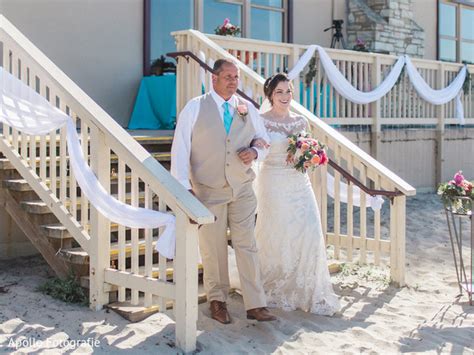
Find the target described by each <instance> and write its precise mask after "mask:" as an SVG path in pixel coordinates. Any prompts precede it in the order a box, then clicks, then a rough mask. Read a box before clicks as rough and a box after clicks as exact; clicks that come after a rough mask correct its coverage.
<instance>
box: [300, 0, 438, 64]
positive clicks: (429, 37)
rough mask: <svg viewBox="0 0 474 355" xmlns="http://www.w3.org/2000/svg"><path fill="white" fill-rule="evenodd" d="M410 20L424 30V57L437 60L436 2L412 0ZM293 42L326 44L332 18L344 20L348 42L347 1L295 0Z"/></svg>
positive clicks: (344, 29)
mask: <svg viewBox="0 0 474 355" xmlns="http://www.w3.org/2000/svg"><path fill="white" fill-rule="evenodd" d="M411 4H412V5H411V6H412V11H413V21H415V22H416V23H417V24H418V25H419V26H420V27H422V28H423V30H424V31H425V37H424V46H425V48H424V56H423V58H425V59H430V60H436V31H437V27H436V24H437V16H436V15H437V1H436V0H412V1H411ZM293 14H294V16H293V42H294V43H298V44H319V45H322V46H323V47H329V46H330V44H331V38H332V32H331V31H328V32H323V30H324V29H325V28H327V27H329V26H331V24H332V20H333V19H343V20H344V24H343V33H344V38H345V39H346V41H347V38H348V37H347V33H346V28H347V25H348V21H347V15H348V6H347V0H317V1H315V0H294V1H293Z"/></svg>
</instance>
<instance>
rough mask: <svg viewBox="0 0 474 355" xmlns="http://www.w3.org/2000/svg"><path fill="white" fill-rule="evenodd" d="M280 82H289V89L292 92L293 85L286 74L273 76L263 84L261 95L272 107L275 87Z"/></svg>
mask: <svg viewBox="0 0 474 355" xmlns="http://www.w3.org/2000/svg"><path fill="white" fill-rule="evenodd" d="M282 81H289V82H290V88H291V90H292V91H293V84H292V83H291V80H290V78H288V75H287V74H286V73H278V74H275V75H272V76H271V77H269V78H268V79H267V80H265V84H263V93H264V94H265V96H266V97H267V99H268V101H270V103H271V104H272V105H273V99H272V96H273V92H274V91H275V89H276V87H277V86H278V84H279V83H280V82H282Z"/></svg>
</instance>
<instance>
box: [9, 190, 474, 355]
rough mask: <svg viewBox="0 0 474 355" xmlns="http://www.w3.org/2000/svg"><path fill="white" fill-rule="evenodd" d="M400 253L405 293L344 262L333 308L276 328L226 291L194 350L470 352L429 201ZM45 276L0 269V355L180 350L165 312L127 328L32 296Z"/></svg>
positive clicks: (471, 316)
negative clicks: (225, 319)
mask: <svg viewBox="0 0 474 355" xmlns="http://www.w3.org/2000/svg"><path fill="white" fill-rule="evenodd" d="M406 255H407V286H406V287H403V288H400V289H399V288H395V287H393V286H390V285H388V282H387V276H388V275H389V270H388V269H387V268H386V267H374V266H357V265H348V266H347V267H345V268H344V271H345V272H344V273H341V274H337V275H333V278H332V279H333V283H334V287H335V291H336V293H337V294H338V295H340V297H341V303H342V309H341V312H340V314H337V315H336V316H334V317H323V316H317V315H313V314H308V313H304V312H301V311H295V312H284V311H280V310H274V313H275V314H276V315H277V316H278V317H279V319H278V321H276V322H271V323H256V322H252V321H247V320H246V318H245V312H244V307H243V303H242V298H241V297H240V296H239V295H237V294H233V295H231V296H230V299H229V311H230V313H231V316H232V317H233V322H232V324H229V325H220V324H218V323H217V322H215V321H213V320H212V319H210V318H209V311H208V306H207V305H206V304H201V305H200V306H199V320H198V351H197V352H199V353H202V354H223V353H226V354H232V353H252V354H266V353H292V354H308V353H312V354H329V353H331V354H354V353H383V354H387V353H401V352H412V353H418V352H420V353H421V352H423V353H436V354H439V353H442V354H448V353H449V354H462V353H464V354H474V306H469V304H468V299H467V297H466V296H463V297H460V298H459V297H457V296H458V294H459V289H458V287H457V282H456V274H455V271H454V265H453V261H452V255H451V249H450V245H449V239H448V231H447V226H446V221H445V215H444V212H443V210H442V205H441V203H440V202H439V199H438V197H437V196H436V195H434V194H423V195H418V196H415V197H412V198H409V199H408V200H407V248H406ZM48 275H50V271H49V269H48V267H47V265H46V264H45V263H44V261H43V260H42V259H41V258H40V257H32V258H23V259H16V260H11V261H3V262H0V286H5V285H8V284H13V285H11V286H9V287H7V291H6V293H0V353H3V352H5V353H10V352H14V351H17V352H33V351H38V352H41V353H51V354H57V353H92V352H95V353H122V352H123V353H135V354H136V353H140V354H142V353H150V354H151V353H155V354H156V353H160V354H176V353H177V352H179V351H178V349H177V348H176V347H175V345H174V323H173V314H172V312H171V311H169V312H167V313H164V314H155V315H152V316H150V317H149V318H147V319H145V320H144V321H141V322H139V323H134V324H131V323H128V322H127V321H126V320H124V319H122V318H121V317H120V316H118V315H117V314H115V313H112V312H107V311H105V310H104V311H99V312H92V311H90V310H89V309H88V308H86V307H81V306H76V305H69V304H65V303H62V302H60V301H57V300H54V299H52V298H51V297H49V296H45V295H43V294H41V293H39V292H37V291H36V290H35V289H36V287H37V286H38V285H40V284H42V283H44V281H45V280H46V279H47V278H48ZM0 290H1V289H0ZM79 341H81V342H82V343H81V342H79Z"/></svg>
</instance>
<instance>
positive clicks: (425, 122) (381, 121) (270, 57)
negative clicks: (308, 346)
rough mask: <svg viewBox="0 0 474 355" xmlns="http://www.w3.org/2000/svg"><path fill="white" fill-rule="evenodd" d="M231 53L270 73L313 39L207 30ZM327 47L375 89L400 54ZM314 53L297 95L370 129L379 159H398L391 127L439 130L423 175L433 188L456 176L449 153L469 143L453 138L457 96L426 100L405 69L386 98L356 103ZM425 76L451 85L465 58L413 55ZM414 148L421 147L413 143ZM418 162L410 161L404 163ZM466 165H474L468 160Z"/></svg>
mask: <svg viewBox="0 0 474 355" xmlns="http://www.w3.org/2000/svg"><path fill="white" fill-rule="evenodd" d="M206 36H207V37H208V38H210V39H211V40H212V41H213V42H215V43H216V44H218V45H219V46H220V47H222V48H225V49H226V50H228V51H229V53H231V54H233V55H236V56H237V57H238V58H240V59H241V60H242V61H243V63H244V64H246V66H247V67H248V68H250V69H252V70H253V71H255V72H257V73H259V74H261V75H263V76H264V77H268V76H270V75H272V74H274V73H276V72H279V71H282V69H288V70H290V69H291V68H293V66H294V65H295V63H296V62H297V61H298V59H299V57H300V56H301V55H302V54H303V53H304V52H305V51H306V49H307V48H308V46H307V45H298V44H289V43H278V42H266V41H259V40H253V39H247V38H235V37H223V36H217V35H206ZM326 51H327V53H328V54H329V56H330V57H331V59H332V60H333V61H334V63H335V65H336V66H337V67H338V68H339V70H340V71H341V73H342V74H343V75H344V76H345V77H346V78H347V79H348V81H349V82H351V83H352V85H353V86H354V87H356V88H357V89H359V90H362V91H369V90H372V89H374V88H375V87H376V86H377V85H378V84H379V83H380V82H381V81H382V80H383V79H384V77H385V76H386V75H387V74H388V73H389V71H390V70H391V67H392V65H393V64H394V63H395V61H396V60H397V57H395V56H392V55H382V54H375V53H364V52H355V51H347V50H337V49H330V48H327V49H326ZM313 59H314V63H313V64H314V68H313V70H314V76H310V77H309V78H310V80H308V81H307V80H306V73H307V71H308V69H310V68H309V66H308V68H307V70H306V71H305V72H304V73H303V74H302V75H301V77H299V78H296V79H295V80H293V84H294V88H295V101H297V102H299V103H301V105H302V106H304V107H305V108H306V109H308V110H309V111H310V112H312V113H314V114H315V115H316V116H317V117H319V118H321V119H322V120H324V122H326V123H328V124H330V125H333V126H335V127H338V128H339V130H342V129H343V130H345V131H354V132H360V131H364V132H370V133H369V135H368V136H364V137H366V138H365V139H368V141H369V142H370V154H371V155H372V156H373V157H375V158H376V159H377V160H383V159H393V158H392V157H391V156H387V145H386V144H384V142H383V139H382V131H383V129H384V128H385V127H388V128H390V129H393V128H398V129H407V128H410V127H412V128H416V129H420V128H423V129H424V130H425V132H426V133H427V134H429V132H430V131H435V134H434V135H433V138H432V139H433V141H434V142H435V146H436V148H435V150H434V151H433V152H432V153H431V154H432V156H430V157H429V159H430V161H431V159H432V160H433V164H432V165H431V164H430V165H429V166H426V168H427V170H429V171H428V172H426V174H425V175H424V178H422V179H423V181H425V184H426V185H423V187H425V188H427V187H428V186H429V185H430V183H429V182H428V181H431V178H430V175H431V176H434V177H435V178H434V183H433V184H432V185H431V188H433V187H435V186H436V185H437V184H439V183H440V182H442V181H444V179H446V176H451V175H452V172H451V171H449V172H448V171H447V170H449V169H452V167H451V166H450V165H449V164H448V162H447V161H446V160H447V159H446V154H447V152H449V151H453V150H462V149H465V148H464V146H462V145H459V144H460V141H458V142H455V141H456V140H455V139H453V138H454V137H455V135H454V136H453V132H452V128H453V127H457V128H458V131H459V130H460V129H462V126H456V125H458V124H459V120H458V118H457V117H456V103H455V100H452V101H451V102H449V103H448V104H446V105H441V106H436V105H432V104H430V103H428V102H426V101H424V100H423V99H422V98H421V97H420V96H419V95H418V94H417V93H416V91H415V90H414V88H413V86H412V85H411V83H410V82H409V80H408V77H407V75H406V74H405V75H403V76H402V78H401V79H400V80H399V82H398V83H397V84H396V85H395V86H394V88H393V89H392V90H391V91H390V92H389V93H388V94H387V95H385V96H384V97H383V98H382V99H381V100H379V101H376V102H374V103H371V104H366V105H360V104H355V103H352V102H351V101H349V100H347V99H345V98H344V97H342V96H341V95H339V94H338V93H337V92H336V90H335V89H334V88H333V86H332V85H331V83H330V82H329V81H328V79H327V77H326V75H325V72H324V68H323V67H322V65H321V63H320V60H319V57H318V54H317V53H316V55H315V57H314V58H313ZM412 62H413V64H414V65H415V66H416V68H417V69H418V71H419V72H420V74H421V75H422V77H423V78H424V79H425V81H426V82H427V83H428V84H429V85H430V86H431V87H432V88H435V89H440V88H444V87H446V86H447V85H448V84H449V83H450V82H451V81H452V80H453V78H454V77H455V76H456V75H457V73H458V72H459V70H460V69H461V67H462V64H460V63H447V62H441V61H433V60H424V59H415V58H413V59H412ZM468 70H469V72H470V73H471V77H472V78H473V79H472V80H471V82H470V85H469V87H467V90H466V92H465V93H463V94H462V97H461V99H462V102H463V108H464V116H465V123H466V125H470V126H471V127H472V126H473V125H474V65H468ZM447 127H449V128H450V129H449V131H447V130H446V128H447ZM410 147H411V148H410V149H417V147H416V146H411V145H410ZM412 168H413V167H412V166H410V167H408V166H404V167H403V169H405V170H406V169H412ZM464 170H469V171H471V169H470V167H468V166H466V165H464ZM406 177H407V178H408V177H410V179H412V180H413V181H417V182H418V183H419V179H418V177H416V176H414V175H413V174H410V173H406Z"/></svg>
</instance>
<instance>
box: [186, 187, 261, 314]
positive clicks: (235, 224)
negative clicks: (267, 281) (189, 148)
mask: <svg viewBox="0 0 474 355" xmlns="http://www.w3.org/2000/svg"><path fill="white" fill-rule="evenodd" d="M193 189H194V192H195V193H196V196H197V197H198V198H199V199H200V200H201V202H202V203H203V204H204V205H205V206H206V207H207V208H208V209H209V210H210V211H211V212H212V213H213V214H214V215H215V216H216V217H217V220H216V222H215V223H213V224H207V225H203V226H202V227H201V228H200V229H199V248H200V251H201V257H202V263H203V267H204V288H205V290H206V293H207V299H208V301H222V302H225V301H226V299H227V296H228V293H229V288H230V282H229V270H228V264H227V263H228V254H227V226H229V227H230V232H231V237H232V245H233V247H234V250H235V257H236V261H237V269H238V270H239V277H240V285H241V288H242V295H243V298H244V305H245V309H246V310H249V309H253V308H257V307H265V306H266V300H265V293H264V291H263V287H262V283H261V281H260V268H259V264H258V258H257V245H256V242H255V234H254V233H255V231H254V230H255V210H256V207H257V200H256V197H255V193H254V191H253V189H252V184H251V183H249V184H247V185H246V186H244V187H243V188H242V189H241V190H240V191H239V192H238V194H237V195H236V196H234V197H233V196H232V189H231V188H230V187H226V188H223V189H219V190H215V189H209V188H207V187H204V186H199V187H197V186H193Z"/></svg>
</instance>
